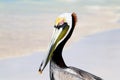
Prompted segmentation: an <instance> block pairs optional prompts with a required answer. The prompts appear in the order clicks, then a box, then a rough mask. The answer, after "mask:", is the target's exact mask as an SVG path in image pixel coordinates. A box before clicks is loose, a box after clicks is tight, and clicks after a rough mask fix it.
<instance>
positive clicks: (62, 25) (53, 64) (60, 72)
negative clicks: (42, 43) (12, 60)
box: [39, 13, 102, 80]
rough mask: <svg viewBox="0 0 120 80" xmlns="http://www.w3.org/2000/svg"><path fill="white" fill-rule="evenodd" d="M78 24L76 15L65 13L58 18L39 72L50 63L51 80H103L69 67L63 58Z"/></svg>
mask: <svg viewBox="0 0 120 80" xmlns="http://www.w3.org/2000/svg"><path fill="white" fill-rule="evenodd" d="M76 22H77V16H76V14H75V13H64V14H61V15H60V16H58V18H57V19H56V21H55V25H54V33H53V36H52V39H51V42H50V46H49V50H48V55H47V56H46V58H45V59H44V60H43V61H42V63H41V65H40V68H39V72H40V73H42V71H43V70H44V68H45V67H46V65H47V64H48V62H49V61H50V80H102V79H101V78H100V77H97V76H95V75H93V74H91V73H88V72H86V71H83V70H81V69H78V68H75V67H68V66H67V65H66V64H65V62H64V60H63V57H62V50H63V47H64V45H65V43H66V42H67V41H68V39H69V38H70V37H71V35H72V33H73V30H74V28H75V25H76Z"/></svg>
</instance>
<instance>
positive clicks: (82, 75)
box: [69, 67, 103, 80]
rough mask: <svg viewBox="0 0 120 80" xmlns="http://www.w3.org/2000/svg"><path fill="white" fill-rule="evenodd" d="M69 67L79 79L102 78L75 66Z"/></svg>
mask: <svg viewBox="0 0 120 80" xmlns="http://www.w3.org/2000/svg"><path fill="white" fill-rule="evenodd" d="M69 69H71V70H72V71H74V72H75V73H76V75H77V76H79V77H80V78H81V79H83V80H103V79H101V78H100V77H97V76H95V75H93V74H91V73H88V72H86V71H84V70H81V69H78V68H75V67H69Z"/></svg>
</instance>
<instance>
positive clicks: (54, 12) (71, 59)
mask: <svg viewBox="0 0 120 80" xmlns="http://www.w3.org/2000/svg"><path fill="white" fill-rule="evenodd" d="M119 4H120V1H119V0H0V79H2V80H21V79H22V80H26V79H29V80H33V79H34V80H49V72H48V67H49V65H48V66H47V68H46V69H45V71H44V72H43V74H42V75H40V74H39V73H38V68H39V65H40V63H41V60H42V59H43V58H44V56H45V54H46V52H47V47H48V44H49V41H50V39H51V36H52V31H53V27H54V21H55V19H56V17H57V16H58V15H60V14H61V13H65V12H70V13H72V12H75V13H76V14H77V17H78V22H77V25H76V27H75V31H74V33H73V35H72V37H71V39H70V40H69V42H68V43H67V44H66V46H65V49H64V51H63V56H64V58H65V62H66V64H68V65H70V66H75V67H78V68H80V69H83V70H86V71H88V72H90V73H93V74H95V75H98V76H100V77H102V78H103V79H104V80H113V79H114V80H117V79H119V77H118V76H119V74H120V69H119V67H120V62H119V61H120V37H119V35H120V6H119Z"/></svg>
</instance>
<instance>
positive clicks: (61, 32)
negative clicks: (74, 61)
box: [39, 25, 69, 73]
mask: <svg viewBox="0 0 120 80" xmlns="http://www.w3.org/2000/svg"><path fill="white" fill-rule="evenodd" d="M68 29H69V26H68V25H66V26H65V27H64V28H59V29H58V28H55V30H54V33H53V37H52V40H51V42H50V46H49V49H48V54H47V56H46V58H45V59H44V60H43V61H42V63H41V65H40V68H39V72H40V73H42V71H43V70H44V68H45V67H46V65H47V64H48V62H49V60H51V58H52V55H53V52H54V50H55V49H56V47H57V45H58V43H59V42H60V40H61V39H63V37H65V35H66V33H67V31H68Z"/></svg>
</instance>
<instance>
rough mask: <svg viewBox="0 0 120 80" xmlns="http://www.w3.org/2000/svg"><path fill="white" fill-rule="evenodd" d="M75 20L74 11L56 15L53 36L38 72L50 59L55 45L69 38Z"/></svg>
mask: <svg viewBox="0 0 120 80" xmlns="http://www.w3.org/2000/svg"><path fill="white" fill-rule="evenodd" d="M76 21H77V18H76V14H75V13H63V14H61V15H60V16H58V17H57V19H56V20H55V24H54V32H53V36H52V39H51V42H50V46H49V49H48V55H47V56H46V58H45V59H44V60H43V61H42V63H41V65H40V68H39V72H40V73H42V71H43V70H44V68H45V67H46V65H47V63H48V62H49V61H50V60H51V58H52V56H53V55H54V51H55V49H56V48H57V46H58V45H59V44H60V43H61V42H62V41H64V40H65V39H67V40H68V39H69V38H70V36H71V34H72V28H74V27H75V24H76ZM68 35H69V36H68ZM63 46H64V45H63Z"/></svg>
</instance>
